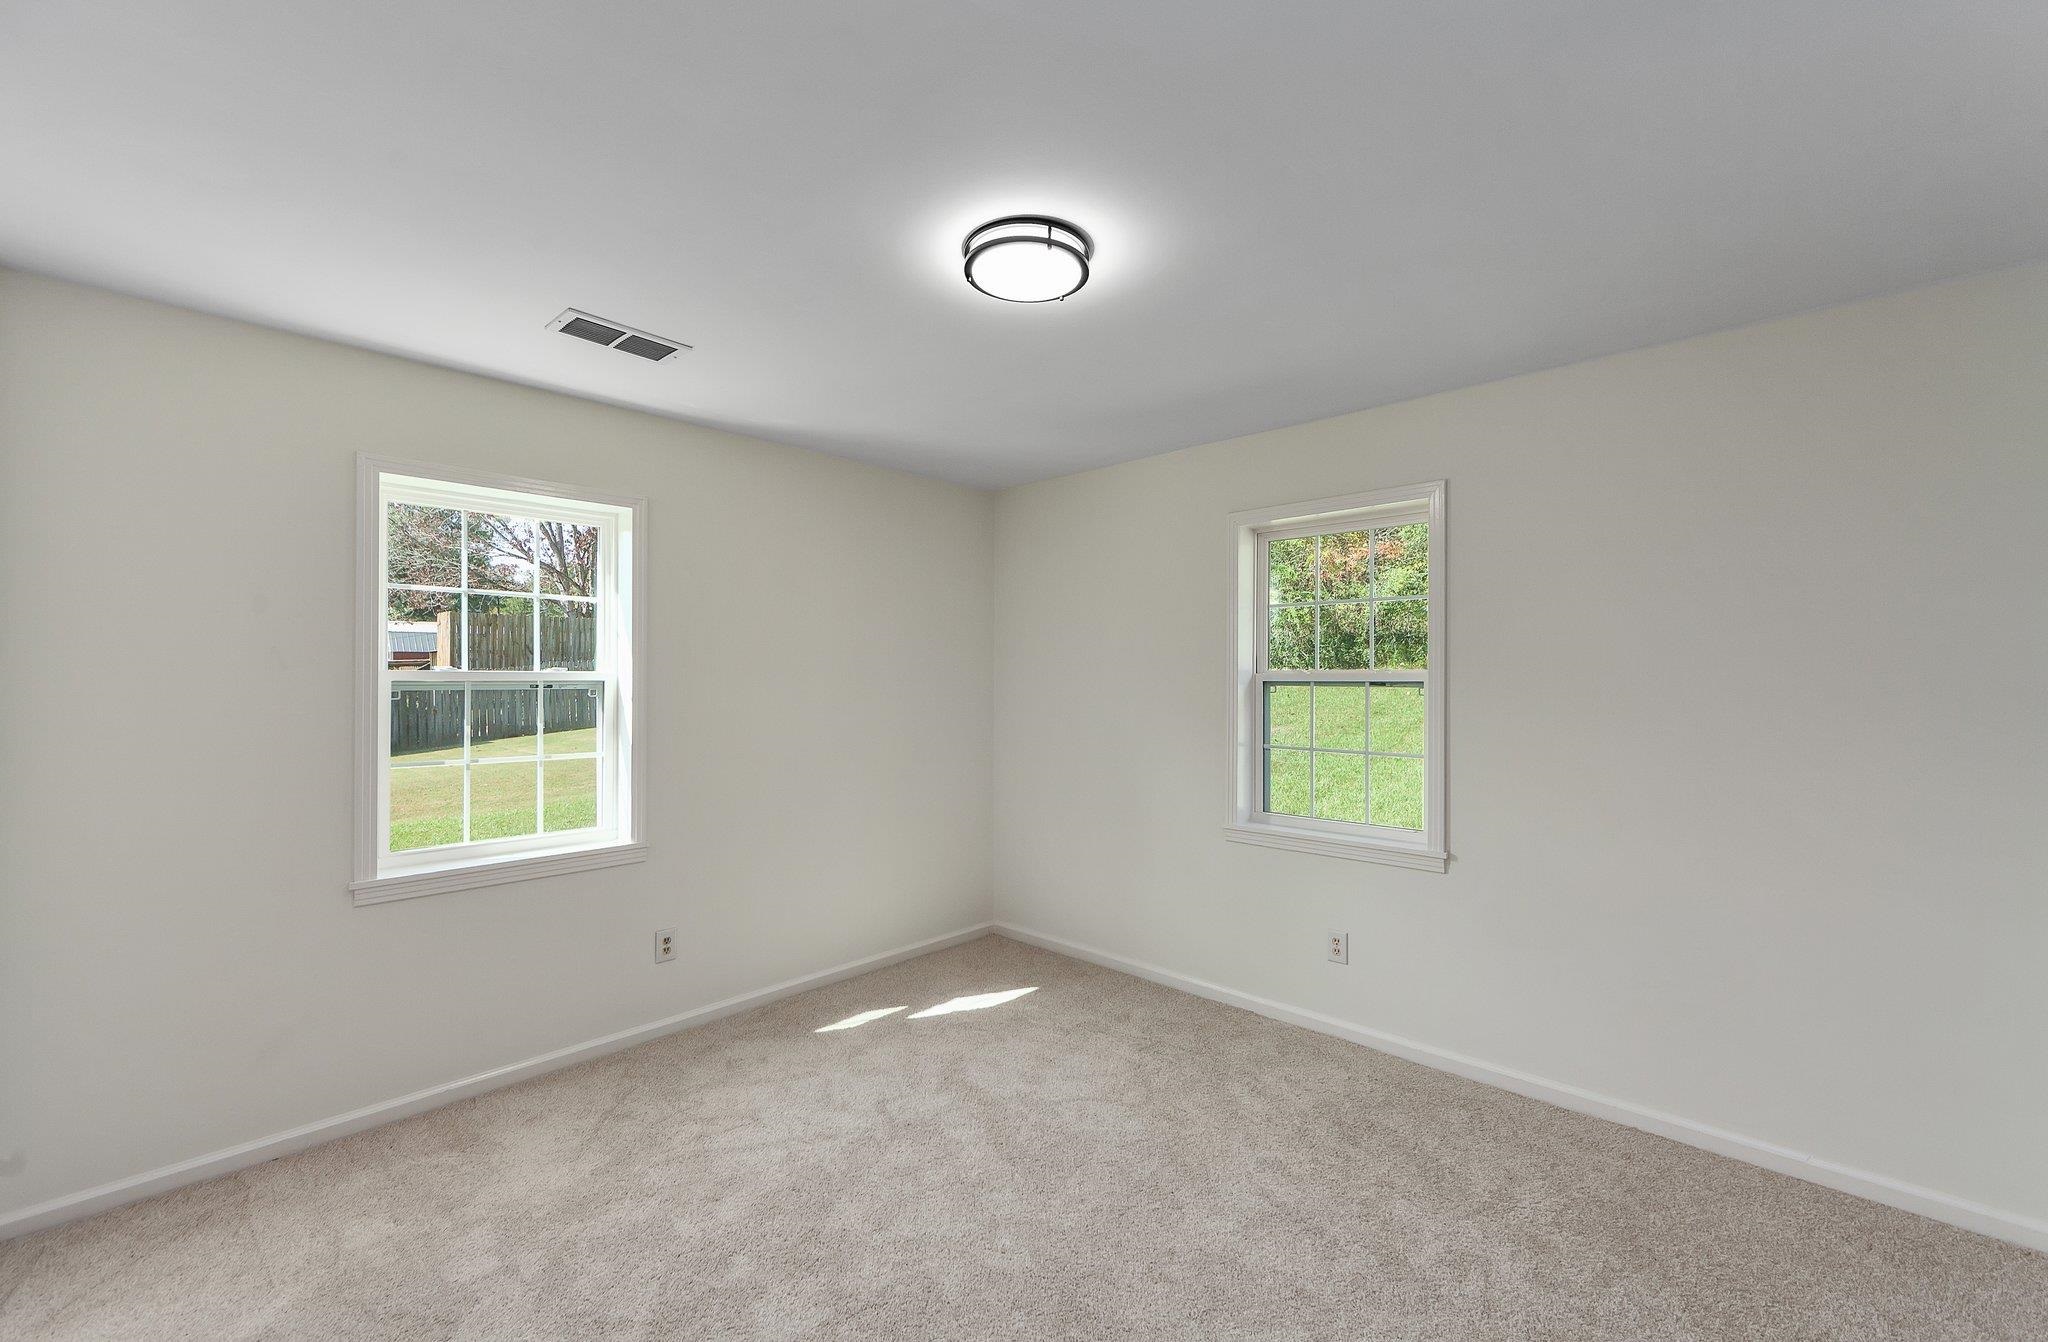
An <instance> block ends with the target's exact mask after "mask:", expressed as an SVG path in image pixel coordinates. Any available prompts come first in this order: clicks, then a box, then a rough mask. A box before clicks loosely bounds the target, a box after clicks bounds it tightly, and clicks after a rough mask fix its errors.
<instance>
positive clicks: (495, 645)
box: [434, 598, 597, 671]
mask: <svg viewBox="0 0 2048 1342" xmlns="http://www.w3.org/2000/svg"><path fill="white" fill-rule="evenodd" d="M512 599H513V600H521V599H520V598H512ZM434 624H435V630H434V665H436V666H453V665H455V659H456V656H457V654H458V653H459V652H460V651H461V648H462V631H461V630H460V629H458V628H457V627H456V623H455V612H453V611H442V612H441V613H440V615H438V616H436V617H435V620H434ZM540 664H541V666H542V667H543V668H548V667H554V668H556V669H559V670H563V671H588V670H590V669H591V668H592V667H594V666H595V665H597V618H596V616H594V615H590V616H584V615H576V616H571V615H568V614H565V613H564V611H563V608H562V606H561V604H560V603H558V602H554V601H543V602H542V603H541V607H540ZM469 669H470V670H472V671H530V670H532V669H533V617H532V615H530V614H529V613H528V612H527V611H525V610H523V609H514V610H505V611H472V612H471V613H470V617H469Z"/></svg>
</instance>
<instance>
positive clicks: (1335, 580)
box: [1316, 531, 1372, 601]
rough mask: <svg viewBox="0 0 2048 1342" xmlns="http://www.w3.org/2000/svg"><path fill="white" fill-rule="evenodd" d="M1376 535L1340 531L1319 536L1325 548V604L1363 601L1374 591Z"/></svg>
mask: <svg viewBox="0 0 2048 1342" xmlns="http://www.w3.org/2000/svg"><path fill="white" fill-rule="evenodd" d="M1371 537H1372V533H1370V532H1365V531H1338V532H1333V533H1331V534H1330V535H1327V536H1318V537H1316V541H1317V543H1318V544H1319V545H1320V546H1321V547H1322V563H1323V585H1322V590H1321V592H1320V595H1321V597H1322V599H1323V600H1325V601H1363V600H1365V598H1366V597H1367V596H1369V595H1371V590H1372V561H1371V554H1372V541H1371Z"/></svg>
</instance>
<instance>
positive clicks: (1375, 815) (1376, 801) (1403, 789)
mask: <svg viewBox="0 0 2048 1342" xmlns="http://www.w3.org/2000/svg"><path fill="white" fill-rule="evenodd" d="M1367 758H1368V759H1370V760H1371V761H1372V823H1373V824H1375V825H1392V826H1393V827H1394V828H1396V829H1416V830H1419V829H1421V828H1422V761H1421V760H1404V759H1399V758H1396V757H1395V756H1392V755H1370V756H1367Z"/></svg>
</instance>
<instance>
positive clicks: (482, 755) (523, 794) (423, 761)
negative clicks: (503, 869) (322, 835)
mask: <svg viewBox="0 0 2048 1342" xmlns="http://www.w3.org/2000/svg"><path fill="white" fill-rule="evenodd" d="M537 739H538V738H536V737H532V736H514V737H505V738H501V739H499V740H496V741H486V742H480V743H478V744H477V745H476V746H475V747H474V748H473V749H472V751H471V752H470V758H471V760H472V761H473V762H472V763H471V764H470V765H469V766H468V773H469V837H470V839H471V841H476V840H481V839H512V838H518V837H520V836H522V835H527V834H532V833H534V832H535V825H534V801H535V799H536V796H537V795H538V794H539V793H540V792H542V791H544V792H545V795H546V803H545V806H544V808H543V810H542V812H541V816H540V823H541V828H542V829H543V830H544V831H545V832H546V833H550V834H552V833H556V832H558V831H565V830H576V829H589V828H591V827H592V826H594V825H596V824H597V761H596V760H594V759H581V760H577V759H536V758H535V757H534V747H535V742H536V740H537ZM596 749H597V729H596V728H595V727H585V728H582V729H580V730H576V731H566V732H549V733H548V734H547V753H548V754H549V755H569V754H577V753H581V752H586V751H594V750H596ZM393 764H394V765H395V766H398V767H394V768H393V769H392V770H391V851H392V852H394V853H402V852H407V851H409V850H411V849H414V848H431V847H434V846H436V845H439V844H445V843H461V842H462V841H463V840H462V775H463V772H464V768H463V764H462V747H461V746H453V747H450V748H449V749H446V750H427V751H420V752H417V753H415V754H410V755H400V756H397V757H395V758H394V760H393ZM415 765H431V766H434V767H426V768H416V767H410V766H415Z"/></svg>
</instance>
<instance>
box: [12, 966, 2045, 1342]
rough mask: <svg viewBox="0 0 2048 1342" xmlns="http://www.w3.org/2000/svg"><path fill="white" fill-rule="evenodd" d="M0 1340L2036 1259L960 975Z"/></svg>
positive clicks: (1744, 1173)
mask: <svg viewBox="0 0 2048 1342" xmlns="http://www.w3.org/2000/svg"><path fill="white" fill-rule="evenodd" d="M1019 989H1030V990H1031V991H1029V992H1022V993H1019V992H1018V990H1019ZM948 1004H950V1005H951V1006H952V1007H953V1009H951V1010H946V1011H943V1012H939V1013H933V1014H917V1013H928V1012H929V1011H930V1009H931V1008H933V1007H935V1006H946V1005H948ZM887 1008H901V1009H900V1010H895V1011H890V1012H888V1013H887V1014H879V1015H873V1016H872V1018H869V1019H865V1020H862V1019H860V1018H862V1017H865V1016H868V1015H869V1013H877V1012H882V1011H884V1010H885V1009H887ZM849 1018H854V1019H855V1020H856V1021H857V1022H858V1023H855V1024H851V1025H849V1026H847V1027H846V1028H843V1029H836V1030H825V1031H824V1032H822V1033H821V1032H820V1030H821V1029H822V1027H825V1026H829V1025H833V1024H835V1023H837V1022H841V1021H845V1020H847V1019H849ZM0 1336H4V1337H7V1338H10V1339H11V1338H92V1339H119V1338H137V1339H144V1338H146V1339H152V1340H156V1339H184V1338H194V1339H198V1338H204V1339H209V1342H214V1340H221V1339H247V1338H279V1339H285V1338H291V1339H298V1338H305V1339H314V1338H318V1339H385V1338H394V1339H395V1338H408V1339H410V1338H421V1339H426V1338H432V1339H444V1338H446V1339H548V1340H549V1342H559V1340H561V1339H613V1338H617V1339H628V1338H630V1339H653V1338H778V1339H779V1338H820V1339H823V1338H832V1339H855V1338H858V1339H871V1338H872V1339H923V1338H945V1339H954V1338H958V1339H969V1338H974V1339H982V1338H1005V1339H1008V1338H1019V1339H1021V1338H1031V1339H1068V1338H1090V1339H1093V1338H1100V1339H1118V1340H1119V1342H1122V1340H1124V1339H1175V1340H1176V1342H1186V1340H1192V1339H1215V1338H1253V1339H1325V1338H1327V1339H1345V1340H1346V1342H1365V1340H1366V1339H1374V1340H1382V1339H1384V1340H1389V1342H1391V1340H1392V1339H1402V1340H1404V1342H1405V1340H1406V1339H1443V1340H1444V1342H1451V1340H1453V1339H1455V1342H1483V1340H1486V1339H1517V1340H1518V1342H1530V1340H1532V1339H1574V1340H1575V1342H1579V1340H1584V1339H1628V1340H1629V1342H1642V1340H1643V1339H1710V1338H1711V1339H1738V1338H1739V1339H1743V1340H1744V1342H1756V1340H1757V1339H1780V1338H1782V1339H1794V1338H1797V1339H1820V1338H1844V1339H1848V1338H1853V1339H1858V1340H1859V1342H1874V1340H1875V1339H1888V1338H1901V1339H1903V1338H1911V1339H1915V1342H1928V1340H1929V1339H1989V1338H2000V1339H2029V1340H2033V1342H2038V1339H2042V1338H2048V1256H2043V1255H2039V1254H2035V1253H2031V1252H2029V1251H2027V1250H2024V1249H2019V1248H2014V1247H2012V1246H2009V1245H2006V1244H2002V1243H1999V1242H1997V1241H1994V1240H1990V1239H1985V1238H1982V1237H1979V1236H1976V1235H1971V1234H1968V1233H1966V1232H1963V1231H1959V1230H1955V1229H1952V1228H1950V1227H1948V1226H1944V1225H1941V1224H1938V1223H1936V1222H1933V1221H1929V1220H1924V1219H1922V1218H1919V1217H1915V1216H1911V1215H1908V1214H1906V1213H1904V1212H1898V1211H1893V1210H1890V1209H1888V1208H1885V1207H1880V1206H1877V1205H1875V1204H1873V1203H1868V1202H1863V1201H1860V1200H1858V1199H1856V1198H1852V1197H1848V1196H1846V1195H1844V1194H1840V1193H1836V1192H1832V1191H1830V1190H1827V1189H1823V1188H1819V1187H1815V1186H1813V1185H1810V1184H1805V1183H1801V1182H1798V1181H1796V1180H1792V1179H1788V1178H1785V1177H1783V1176H1780V1175H1776V1174H1771V1173H1768V1172H1766V1171H1763V1170H1759V1169H1755V1168H1752V1167H1750V1166H1747V1165H1743V1164H1739V1163H1737V1162H1735V1161H1730V1160H1725V1159H1722V1158H1720V1157H1717V1156H1712V1155H1708V1154H1706V1153H1705V1152H1701V1151H1697V1150H1694V1149H1692V1148H1690V1147H1686V1146H1680V1145H1677V1144H1675V1143H1672V1142H1668V1141H1665V1140H1663V1139H1661V1138H1657V1137H1652V1136H1649V1135H1646V1134H1644V1133H1639V1132H1635V1131H1633V1130H1631V1129H1628V1128H1623V1127H1618V1126H1616V1125H1613V1124H1610V1123H1605V1122H1602V1121H1600V1120H1598V1119H1592V1118H1586V1117H1583V1116H1580V1115H1577V1114H1572V1113H1567V1112H1565V1111H1562V1110H1559V1109H1554V1108H1551V1107H1549V1106H1547V1105H1544V1104H1540V1103H1538V1102H1536V1101H1533V1100H1527V1099H1523V1098H1521V1097H1519V1096H1515V1095H1510V1094H1506V1093H1504V1092H1501V1091H1496V1090H1492V1089H1489V1088H1487V1087H1484V1086H1480V1085H1477V1084H1474V1083H1472V1082H1468V1081H1464V1080H1460V1079H1458V1078H1455V1077H1451V1076H1446V1075H1443V1074H1441V1073H1438V1072H1433V1071H1430V1070H1428V1069H1426V1068H1423V1067H1419V1066H1416V1065H1414V1064H1412V1063H1408V1062H1403V1061H1401V1060H1399V1059H1395V1058H1391V1057H1387V1056H1385V1055H1383V1054H1379V1053H1375V1052H1372V1051H1370V1050H1368V1049H1363V1048H1359V1047H1357V1046H1355V1045H1351V1044H1347V1043H1343V1042H1341V1041H1338V1040H1334V1039H1329V1038H1326V1037H1324V1036H1321V1035H1317V1034H1313V1033H1310V1032H1308V1031H1305V1030H1300V1029H1295V1028H1293V1027H1290V1026H1286V1025H1281V1024H1277V1023H1275V1022H1272V1021H1268V1020H1265V1019H1263V1018H1261V1017H1258V1016H1254V1015H1250V1014H1247V1013H1245V1012H1242V1011H1237V1010H1234V1009H1232V1008H1229V1007H1225V1006H1220V1005H1217V1004H1215V1003H1212V1002H1207V1001H1203V1000H1200V999H1198V998H1193V997H1189V996H1186V995H1184V994H1181V993H1177V992H1174V991H1172V990H1170V989H1166V988H1162V987H1158V986H1156V985H1153V984H1150V983H1145V982H1142V981H1140V980H1137V979H1133V978H1129V977H1127V976H1124V975H1120V974H1115V973H1112V972H1110V971H1107V970H1103V969H1098V968H1095V967H1093V966H1091V965H1086V964H1081V963H1078V962H1076V961H1073V960H1070V959H1066V958H1064V957H1061V956H1057V955H1053V954H1049V953H1047V952H1044V951H1040V950H1037V949H1034V948H1031V947H1027V946H1023V945H1020V944H1018V943H1016V942H1013V941H1009V940H1005V939H1003V938H1000V937H993V936H992V937H987V938H984V939H982V940H980V941H976V942H972V943H969V944H967V945H964V946H959V947H955V948H953V949H950V950H945V951H940V952H937V953H935V954H932V955H928V956H924V957H921V958H919V959H916V960H912V961H907V962H905V963H903V964H900V965H896V966H892V967H890V968H887V969H883V970H879V971H877V972H875V973H872V974H868V975H865V976H863V977H861V978H858V979H851V980H848V981H846V982H844V983H839V984H834V985H832V986H829V987H825V988H820V989H817V990H815V991H812V992H808V993H805V994H803V995H801V996H798V997H794V998H791V999H789V1000H787V1001H784V1002H780V1003H776V1004H774V1005H771V1006H767V1007H762V1008H760V1009H758V1010H754V1011H751V1012H748V1013H746V1014H744V1015H740V1016H734V1017H731V1018H728V1019H726V1020H723V1021H720V1022H717V1023H715V1024H713V1025H710V1026H707V1027H705V1028H703V1029H701V1030H696V1031H692V1032H689V1033H686V1034H678V1035H673V1036H670V1037H668V1038H665V1039H661V1040H657V1041H655V1042H652V1043H648V1044H644V1045H641V1046H639V1047H637V1048H634V1049H631V1050H629V1051H627V1052H624V1053H619V1054H615V1055H613V1056H611V1057H608V1058H603V1059H599V1060H597V1061H595V1062H591V1063H586V1064H583V1065H581V1066H578V1067H574V1068H571V1069H569V1070H566V1071H562V1072H557V1073H554V1074H553V1075H550V1076H546V1077H541V1078H539V1079H536V1080H533V1081H529V1082H526V1083H524V1084H521V1085H519V1086H515V1087H512V1088H510V1089H507V1090H502V1091H498V1092H495V1093H493V1094H489V1095H485V1096H481V1097H478V1098H476V1099H472V1100H467V1101H464V1102H462V1103H459V1104H455V1105H451V1106H449V1107H447V1108H444V1109H440V1110H436V1111H434V1112H432V1113H429V1114H423V1115H420V1116H418V1117H416V1118H411V1119H407V1120H405V1121H403V1122H399V1123H394V1124H391V1125H389V1126H386V1127H383V1128H379V1129H376V1130H374V1131H371V1132H366V1133H362V1134H359V1135H357V1136H354V1137H349V1138H346V1139H343V1140H341V1141H336V1142H331V1143H329V1144H327V1145H325V1146H321V1147H317V1148H315V1149H313V1150H310V1151H306V1152H302V1153H300V1154H298V1155H293V1156H288V1157H286V1158H284V1159H281V1160H276V1161H272V1162H270V1163H268V1164H265V1165H261V1166H257V1167H255V1168H253V1169H249V1170H246V1171H243V1172H241V1173H239V1174H234V1175H229V1176H225V1177H223V1178H219V1179H215V1180H212V1181H210V1182H208V1183H204V1184H199V1185H195V1186H193V1187H190V1188H186V1189H181V1190H178V1191H176V1192H172V1193H167V1194H164V1195H162V1196H159V1197H155V1198H152V1199H150V1200H148V1201H146V1202H141V1203H137V1204H135V1205H133V1206H130V1207H124V1208H120V1209H117V1210H115V1211H111V1212H106V1213H103V1214H101V1215H99V1216H95V1217H93V1218H91V1219H89V1220H85V1221H81V1222H78V1223H76V1224H73V1225H69V1226H62V1227H59V1228H57V1229H54V1230H49V1231H45V1232H43V1233H41V1234H39V1235H35V1236H30V1237H27V1238H23V1239H19V1240H16V1241H13V1242H11V1243H8V1244H4V1245H0Z"/></svg>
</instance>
